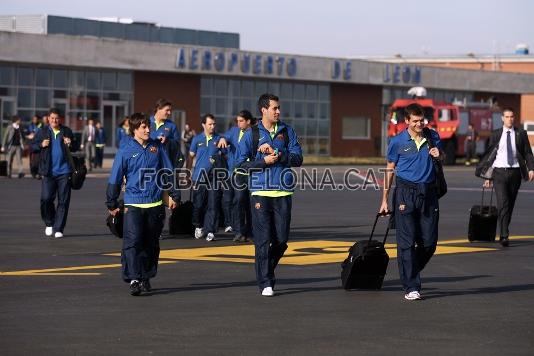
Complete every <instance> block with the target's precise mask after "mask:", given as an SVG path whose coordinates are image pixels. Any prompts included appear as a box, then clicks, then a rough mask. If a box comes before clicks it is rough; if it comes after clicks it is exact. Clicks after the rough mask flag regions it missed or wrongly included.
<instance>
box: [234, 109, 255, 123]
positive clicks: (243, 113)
mask: <svg viewBox="0 0 534 356" xmlns="http://www.w3.org/2000/svg"><path fill="white" fill-rule="evenodd" d="M237 116H241V117H242V118H243V119H245V120H246V121H252V120H254V116H252V113H251V112H250V111H248V110H241V111H240V112H239V113H238V114H237Z"/></svg>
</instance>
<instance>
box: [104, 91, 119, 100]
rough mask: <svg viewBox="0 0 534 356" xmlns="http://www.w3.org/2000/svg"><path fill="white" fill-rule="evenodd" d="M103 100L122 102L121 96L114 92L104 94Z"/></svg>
mask: <svg viewBox="0 0 534 356" xmlns="http://www.w3.org/2000/svg"><path fill="white" fill-rule="evenodd" d="M102 100H121V94H120V93H113V92H104V94H103V97H102Z"/></svg>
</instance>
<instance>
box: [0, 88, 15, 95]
mask: <svg viewBox="0 0 534 356" xmlns="http://www.w3.org/2000/svg"><path fill="white" fill-rule="evenodd" d="M0 95H1V96H17V89H16V88H15V87H8V88H5V87H4V88H0Z"/></svg>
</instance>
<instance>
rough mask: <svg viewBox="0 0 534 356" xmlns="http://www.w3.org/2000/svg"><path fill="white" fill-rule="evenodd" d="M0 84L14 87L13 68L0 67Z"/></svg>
mask: <svg viewBox="0 0 534 356" xmlns="http://www.w3.org/2000/svg"><path fill="white" fill-rule="evenodd" d="M0 84H1V85H14V84H15V68H13V67H4V66H0Z"/></svg>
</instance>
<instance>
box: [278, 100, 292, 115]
mask: <svg viewBox="0 0 534 356" xmlns="http://www.w3.org/2000/svg"><path fill="white" fill-rule="evenodd" d="M292 104H293V103H292V102H291V101H289V100H287V101H282V103H281V104H280V108H281V109H282V117H293V113H292V112H291V107H292V106H293V105H292Z"/></svg>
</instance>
